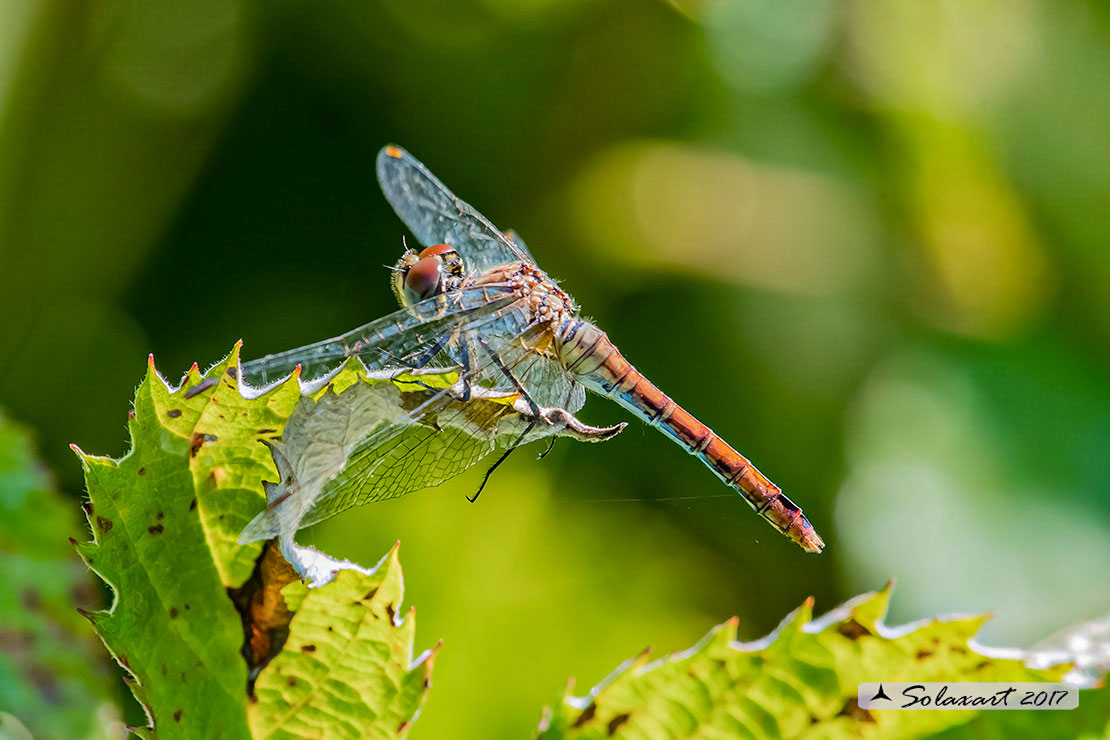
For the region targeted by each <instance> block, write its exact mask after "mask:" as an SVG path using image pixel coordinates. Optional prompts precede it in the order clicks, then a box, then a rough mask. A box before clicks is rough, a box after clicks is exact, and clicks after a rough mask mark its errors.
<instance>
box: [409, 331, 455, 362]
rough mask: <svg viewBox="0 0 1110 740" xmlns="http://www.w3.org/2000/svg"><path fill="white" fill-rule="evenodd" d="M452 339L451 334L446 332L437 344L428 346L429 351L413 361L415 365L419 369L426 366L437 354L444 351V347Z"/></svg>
mask: <svg viewBox="0 0 1110 740" xmlns="http://www.w3.org/2000/svg"><path fill="white" fill-rule="evenodd" d="M450 339H451V335H450V334H444V335H443V336H442V337H440V338H439V339H438V340H437V341H436V343H435V344H433V345H432V346H431V347H429V348H428V351H427V352H425V353H424V354H422V355H420V356H419V357H418V358H416V362H415V363H413V367H415V368H418V369H419V368H422V367H426V366H427V364H428V363H429V362H431V361H432V360H434V359H435V356H436V355H438V354H439V353H440V352H442V351H443V348H444V347H446V346H447V342H448V341H450Z"/></svg>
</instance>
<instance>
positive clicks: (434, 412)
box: [299, 345, 535, 528]
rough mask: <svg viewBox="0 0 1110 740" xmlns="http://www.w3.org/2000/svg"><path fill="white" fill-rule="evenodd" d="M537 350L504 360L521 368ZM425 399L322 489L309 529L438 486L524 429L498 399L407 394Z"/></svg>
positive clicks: (362, 447) (368, 442) (370, 440)
mask: <svg viewBox="0 0 1110 740" xmlns="http://www.w3.org/2000/svg"><path fill="white" fill-rule="evenodd" d="M530 356H535V353H534V352H532V351H531V350H528V349H526V348H525V347H524V346H523V345H520V348H519V349H518V350H516V351H515V352H514V353H513V356H511V357H507V358H502V362H506V365H507V366H508V367H513V368H515V367H518V366H519V365H520V364H521V363H522V362H524V361H526V360H527V359H528V358H529V357H530ZM494 364H495V363H494V362H493V361H492V360H487V361H486V362H485V363H481V364H478V365H477V366H476V367H475V368H473V369H472V370H470V371H469V373H468V374H469V375H475V374H478V373H481V372H482V371H484V370H486V369H487V368H488V367H491V366H493V365H494ZM405 395H406V396H409V397H414V398H422V399H424V400H422V401H421V402H419V403H418V405H417V406H416V407H415V408H413V410H412V411H411V412H410V413H409V414H408V415H407V416H406V418H405V419H403V420H402V421H400V422H397V423H394V424H391V425H389V426H388V427H386V428H383V429H381V430H379V431H377V432H375V433H374V434H372V435H370V436H369V437H367V438H366V439H365V440H363V441H362V442H360V443H359V445H358V447H357V448H356V449H355V450H354V451H353V452H352V453H351V455H350V456H349V458H348V460H347V464H346V465H345V466H344V468H343V470H341V471H340V472H339V473H338V474H337V475H336V476H335V477H334V478H333V479H332V480H331V481H329V482H328V483H327V484H326V485H325V486H324V488H323V491H322V492H321V494H320V496H319V498H317V500H316V501H315V502H314V504H313V506H312V508H311V509H310V510H309V511H308V512H307V513H306V515H305V517H304V518H303V519H302V520H301V522H300V525H299V528H304V527H307V526H310V525H312V524H315V523H317V522H320V521H323V520H324V519H328V518H330V517H332V516H335V515H336V514H339V513H341V512H343V511H346V510H347V509H349V508H351V507H353V506H359V505H362V504H367V503H371V502H375V501H383V500H386V499H390V498H397V497H399V496H403V495H405V494H407V493H411V492H413V491H418V490H420V489H422V488H428V487H430V486H437V485H439V484H440V483H443V482H444V481H446V480H449V479H450V478H453V477H454V476H456V475H458V474H459V473H461V472H463V471H464V470H466V469H467V468H469V467H470V466H471V465H473V464H474V463H476V462H478V461H479V460H481V459H482V458H483V457H485V456H486V455H488V454H489V453H490V452H492V451H493V450H494V449H496V448H497V447H498V446H499V444H509V443H511V442H512V438H513V437H514V436H515V435H517V434H520V432H521V431H523V430H522V429H519V430H518V429H516V428H515V427H514V428H511V429H505V428H502V427H501V421H502V420H503V419H506V418H512V417H514V414H515V412H514V411H513V409H512V408H511V407H509V406H506V405H505V404H503V403H496V402H494V401H490V400H485V399H479V398H472V399H471V400H469V401H466V402H464V401H461V400H460V399H458V398H457V397H456V396H455V395H454V392H453V391H452V390H451V389H445V390H441V391H427V392H425V393H420V394H414V393H406V394H405Z"/></svg>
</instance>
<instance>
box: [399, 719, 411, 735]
mask: <svg viewBox="0 0 1110 740" xmlns="http://www.w3.org/2000/svg"><path fill="white" fill-rule="evenodd" d="M408 729H409V722H408V720H405V721H404V722H402V723H401V724H399V725H397V734H398V735H404V734H405V733H406V732H408Z"/></svg>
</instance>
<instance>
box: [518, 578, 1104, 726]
mask: <svg viewBox="0 0 1110 740" xmlns="http://www.w3.org/2000/svg"><path fill="white" fill-rule="evenodd" d="M889 599H890V587H889V586H888V587H887V588H885V589H883V590H882V591H880V592H878V593H872V594H868V595H864V596H861V597H859V598H857V599H854V600H852V601H850V602H848V603H847V604H845V605H844V606H842V607H840V608H839V609H836V610H834V611H833V612H831V613H830V614H828V615H826V616H825V617H822V618H821V619H818V620H813V619H812V608H813V604H812V601H807V602H806V603H805V604H803V605H802V606H801V607H800V608H799V609H797V610H796V611H795V612H794V613H793V614H791V615H790V616H788V617H787V618H786V619H785V620H784V621H783V623H782V624H781V625H780V626H779V628H778V629H777V630H776V631H775V632H774V633H772V634H771V635H770V636H768V637H766V638H764V639H763V640H759V641H757V642H753V643H739V642H736V628H737V621H736V620H735V619H733V620H730V621H728V622H726V623H725V624H722V625H720V626H718V627H715V628H714V629H713V630H712V631H711V632H710V633H709V634H708V635H706V637H705V638H704V639H703V640H702V641H701V642H700V643H698V645H696V646H694V647H693V648H691V649H690V650H687V651H685V652H682V653H676V654H674V655H671V656H668V657H666V658H663V659H661V660H657V661H654V662H649V658H648V652H647V651H645V652H644V653H642V654H641V655H640V656H639V657H637V658H635V659H634V660H632V661H630V662H629V663H626V664H625V665H623V666H621V667H620V668H618V669H617V670H616V671H615V672H614V673H613V674H612V675H610V676H609V677H608V678H606V679H605V680H604V681H602V683H601V684H599V685H598V686H597V687H596V688H595V689H593V690H592V691H591V692H590V693H589V694H588V695H587V696H585V697H575V696H573V695H571V693H570V689H569V688H568V691H567V693H566V694H565V695H564V696H563V697H562V698H561V699H560V701H559V702H558V703H557V704H556V705H555V706H554V707H552V708H549V709H548V710H547V711H546V712H545V716H544V719H543V721H542V723H541V726H540V731H539V735H538V738H540V740H571V739H572V738H573V739H575V740H587V739H590V740H593V739H595V738H596V739H601V738H651V739H652V740H672V739H674V740H677V739H678V738H683V739H684V740H700V739H704V740H710V739H714V740H716V739H717V738H726V737H728V738H733V737H735V738H751V739H752V740H755V739H757V738H772V737H773V738H783V739H787V738H791V739H793V738H796V739H798V740H803V739H807V740H816V739H817V738H827V739H829V740H832V739H835V738H845V739H848V738H859V737H875V738H905V739H907V740H908V739H910V738H926V737H933V736H934V735H936V734H937V733H940V732H943V731H946V730H950V731H953V732H955V731H956V729H957V728H960V727H961V726H965V725H967V724H968V723H969V722H973V721H980V720H977V717H978V716H979V715H982V717H981V721H982V722H984V723H985V724H984V727H982V728H980V730H981V731H982V732H984V733H985V732H988V731H989V724H990V723H992V722H1001V723H1010V725H1009V726H1015V723H1016V726H1021V727H1023V728H1025V733H1024V734H1018V733H1014V734H999V735H995V736H997V737H1019V736H1024V737H1034V736H1035V737H1044V738H1049V737H1060V738H1065V737H1075V736H1076V732H1075V727H1076V726H1074V725H1069V727H1070V728H1071V729H1070V732H1071V734H1066V733H1065V734H1053V735H1049V734H1044V735H1042V734H1037V730H1036V728H1038V727H1040V726H1041V724H1043V725H1044V726H1045V727H1046V728H1047V727H1049V726H1050V725H1051V723H1052V722H1056V723H1057V725H1059V723H1061V722H1067V721H1068V718H1066V717H1054V718H1049V717H1047V716H1046V715H1068V714H1073V713H1072V712H1040V713H1030V712H1006V711H996V712H977V711H974V710H969V711H944V712H936V711H926V712H908V711H868V710H865V709H861V708H860V707H859V705H858V704H857V701H856V691H857V686H858V685H859V684H860V683H862V682H865V681H878V680H885V681H923V682H925V681H1007V682H1008V681H1058V680H1060V678H1061V677H1062V676H1063V675H1064V674H1065V673H1067V671H1068V666H1057V667H1053V668H1047V669H1043V670H1035V669H1033V668H1030V667H1028V665H1027V664H1026V662H1025V661H1023V660H1018V659H1013V658H998V657H989V656H988V655H986V654H984V653H982V652H980V651H979V650H978V649H977V648H976V646H975V645H974V644H973V643H970V642H969V641H970V640H971V638H972V637H973V636H974V635H975V633H976V632H977V631H978V630H979V628H980V626H981V625H982V624H983V622H984V620H985V617H955V618H942V619H937V620H933V621H929V622H924V623H918V624H913V625H907V626H905V627H901V628H897V629H894V628H889V627H887V626H886V625H884V624H883V623H882V618H883V616H884V615H885V614H886V611H887V605H888V603H889ZM1105 694H1106V691H1105V690H1102V691H1101V692H1094V693H1092V692H1087V693H1085V694H1084V696H1083V697H1081V699H1080V706H1081V707H1082V706H1083V704H1084V701H1088V702H1090V701H1092V700H1094V701H1096V702H1101V704H1102V706H1106V705H1107V702H1106V696H1105ZM988 715H991V716H988ZM1000 715H1022V717H1016V716H1010V717H1000ZM1030 715H1038V716H1035V717H1030ZM1088 716H1089V717H1090V716H1091V713H1088ZM1093 717H1094V721H1095V723H1096V726H1097V717H1098V714H1097V712H1096V713H1094V714H1093ZM1074 719H1075V720H1076V721H1077V722H1081V721H1083V719H1081V718H1079V715H1076V716H1075V718H1074ZM1102 722H1103V725H1102V726H1103V728H1105V722H1106V717H1105V715H1103V716H1102ZM964 736H965V735H963V734H959V735H957V734H953V735H951V736H949V735H947V734H946V735H945V737H951V738H953V739H954V738H956V737H964ZM966 736H967V737H973V736H982V735H981V734H975V733H969V734H968V735H966Z"/></svg>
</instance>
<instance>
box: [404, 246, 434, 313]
mask: <svg viewBox="0 0 1110 740" xmlns="http://www.w3.org/2000/svg"><path fill="white" fill-rule="evenodd" d="M429 249H430V247H429ZM424 251H427V250H424ZM439 277H440V275H439V260H438V259H436V258H435V257H422V258H421V259H418V260H417V261H416V264H414V265H413V266H412V267H410V268H409V271H408V273H406V274H405V295H406V296H407V297H408V299H409V301H410V302H412V303H416V302H417V301H420V300H423V299H424V298H428V297H429V296H431V295H434V294H435V292H436V288H437V287H439Z"/></svg>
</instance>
